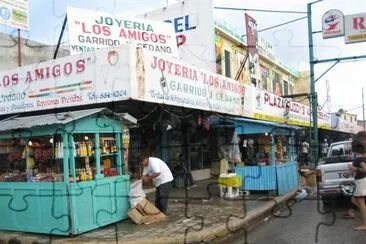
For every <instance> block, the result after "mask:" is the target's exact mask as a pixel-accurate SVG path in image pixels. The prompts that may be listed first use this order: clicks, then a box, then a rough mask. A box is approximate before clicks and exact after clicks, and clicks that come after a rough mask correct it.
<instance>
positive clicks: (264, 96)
mask: <svg viewBox="0 0 366 244" xmlns="http://www.w3.org/2000/svg"><path fill="white" fill-rule="evenodd" d="M255 98H256V103H255V107H254V108H253V114H252V116H253V117H254V118H256V119H263V120H269V121H273V122H279V123H288V124H293V125H299V126H309V125H310V118H311V111H310V108H309V107H308V106H306V105H304V104H301V103H296V102H293V101H291V100H289V99H286V98H282V97H279V96H276V95H274V94H271V93H269V92H267V91H263V90H260V89H256V95H255ZM330 122H331V121H330V115H328V114H326V113H324V112H322V111H318V123H319V127H321V128H327V129H329V128H330Z"/></svg>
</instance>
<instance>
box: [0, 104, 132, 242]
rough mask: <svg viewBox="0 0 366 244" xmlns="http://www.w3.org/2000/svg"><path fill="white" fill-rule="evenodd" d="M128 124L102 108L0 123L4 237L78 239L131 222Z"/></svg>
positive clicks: (126, 118) (123, 117)
mask: <svg viewBox="0 0 366 244" xmlns="http://www.w3.org/2000/svg"><path fill="white" fill-rule="evenodd" d="M127 122H134V123H135V122H136V121H135V119H134V118H133V117H131V116H129V115H127V114H122V115H121V114H118V115H117V114H114V113H112V112H111V111H109V110H107V109H103V108H101V109H89V110H81V111H72V112H66V113H58V114H46V115H39V116H30V117H12V118H9V119H7V120H3V121H0V173H1V176H0V216H1V218H0V229H2V230H13V231H24V232H34V233H46V234H55V235H75V234H80V233H83V232H86V231H89V230H93V229H97V228H99V227H101V226H105V225H108V224H111V223H114V222H117V221H120V220H122V219H125V218H127V217H128V216H127V211H128V208H129V199H128V195H129V190H130V178H129V176H128V175H125V174H124V172H123V168H124V167H123V147H122V130H123V129H126V126H127V125H126V124H127Z"/></svg>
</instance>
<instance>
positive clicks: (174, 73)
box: [131, 50, 251, 115]
mask: <svg viewBox="0 0 366 244" xmlns="http://www.w3.org/2000/svg"><path fill="white" fill-rule="evenodd" d="M137 52H138V53H137V59H136V62H134V63H136V66H135V67H136V73H135V77H134V80H133V81H132V83H131V89H132V90H131V93H132V98H133V99H137V100H143V101H148V102H153V103H162V104H169V105H174V106H180V107H189V108H196V109H202V110H207V111H215V112H221V113H226V114H232V115H249V108H248V107H247V106H248V104H247V99H250V98H251V96H247V95H246V89H247V87H246V86H243V85H242V84H241V83H240V81H236V80H233V79H229V78H227V77H224V76H221V75H218V74H215V73H213V72H209V71H206V70H203V69H199V68H197V67H195V66H193V65H190V64H187V63H183V62H181V61H179V60H176V59H172V58H169V57H166V56H159V55H155V54H153V53H148V52H142V50H137Z"/></svg>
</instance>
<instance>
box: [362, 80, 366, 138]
mask: <svg viewBox="0 0 366 244" xmlns="http://www.w3.org/2000/svg"><path fill="white" fill-rule="evenodd" d="M362 120H363V121H362V123H363V131H365V132H366V122H365V99H364V95H363V87H362Z"/></svg>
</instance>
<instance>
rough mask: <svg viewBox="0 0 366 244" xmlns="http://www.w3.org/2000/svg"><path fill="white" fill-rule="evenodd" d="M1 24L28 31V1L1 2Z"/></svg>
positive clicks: (12, 0)
mask: <svg viewBox="0 0 366 244" xmlns="http://www.w3.org/2000/svg"><path fill="white" fill-rule="evenodd" d="M0 24H4V25H8V26H11V27H14V28H17V29H22V30H28V28H29V20H28V0H0Z"/></svg>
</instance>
